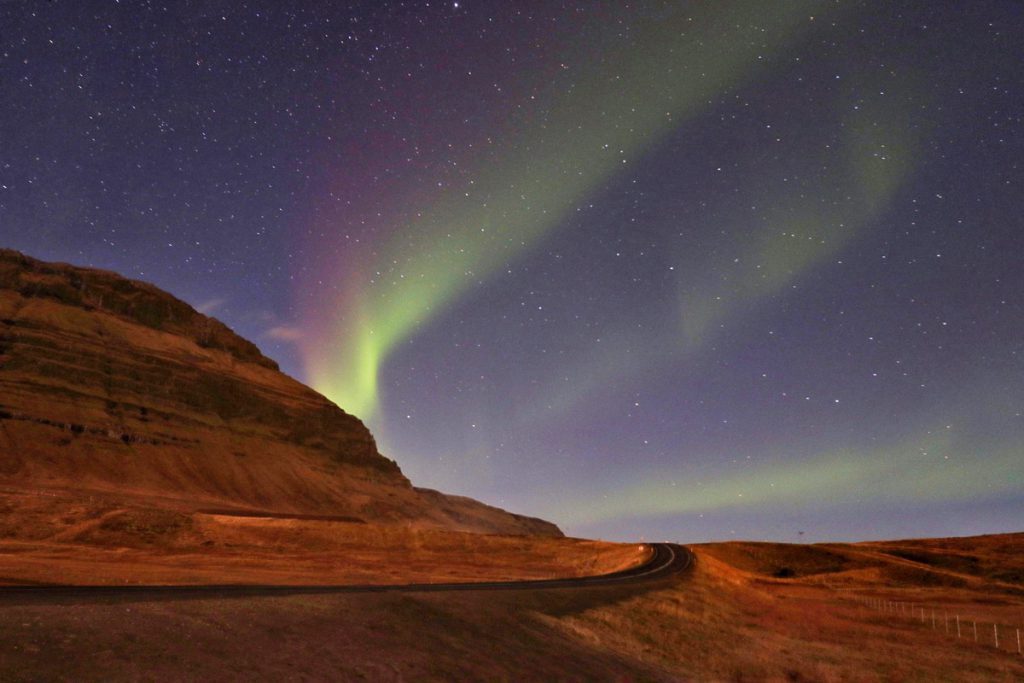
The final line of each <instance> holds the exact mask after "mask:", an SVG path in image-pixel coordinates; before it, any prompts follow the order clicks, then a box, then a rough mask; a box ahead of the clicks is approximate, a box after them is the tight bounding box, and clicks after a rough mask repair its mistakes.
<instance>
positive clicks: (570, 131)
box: [306, 0, 823, 420]
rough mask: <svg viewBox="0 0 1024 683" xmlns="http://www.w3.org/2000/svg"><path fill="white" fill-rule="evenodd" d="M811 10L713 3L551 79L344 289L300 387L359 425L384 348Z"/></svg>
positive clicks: (773, 48)
mask: <svg viewBox="0 0 1024 683" xmlns="http://www.w3.org/2000/svg"><path fill="white" fill-rule="evenodd" d="M822 10H823V7H822V5H821V3H818V2H812V1H809V0H801V1H795V2H787V3H780V4H776V5H773V6H772V7H771V9H770V10H766V8H765V6H764V4H763V3H761V2H752V1H746V2H736V3H716V4H714V5H713V6H709V7H708V8H706V9H700V10H698V12H699V15H698V16H697V17H696V18H694V17H691V18H682V17H680V18H673V19H670V20H667V21H660V22H655V21H653V20H650V21H648V22H647V23H646V24H645V25H642V26H639V27H637V30H638V31H641V32H642V33H643V35H644V36H645V37H644V39H642V40H638V41H637V43H638V44H640V45H644V46H646V48H645V49H643V50H640V51H630V52H623V51H621V50H618V51H617V50H614V49H609V50H608V51H607V52H606V58H605V60H604V62H605V63H604V64H602V65H601V67H600V68H597V69H594V70H593V71H591V72H590V73H587V74H584V75H583V77H582V78H579V79H578V80H574V81H572V82H560V81H557V80H556V82H555V83H553V84H551V86H550V87H549V91H550V92H549V94H548V95H547V96H546V97H543V98H540V99H541V100H544V101H546V103H547V106H546V107H545V108H542V109H537V110H535V111H534V115H532V116H530V117H528V118H527V119H525V123H523V124H522V125H520V126H519V127H518V129H514V130H510V131H509V132H508V134H507V135H505V136H504V137H503V138H502V139H501V141H499V142H498V143H497V145H495V149H494V151H493V154H491V155H490V156H489V157H488V158H487V159H486V163H481V164H479V166H478V167H477V168H476V173H475V174H470V176H469V177H470V178H471V180H469V181H467V184H466V185H465V186H464V187H456V188H451V191H449V192H447V193H446V194H445V195H443V196H442V197H441V198H440V199H439V200H438V201H436V202H435V203H434V205H433V206H430V207H425V208H424V209H423V210H422V211H420V212H419V213H417V214H416V215H417V216H418V218H417V219H416V220H414V221H413V222H412V223H411V224H407V225H404V226H401V227H400V228H398V229H396V230H395V231H394V232H393V233H392V236H391V238H390V239H389V240H388V241H387V242H386V243H385V244H383V245H381V246H380V247H379V248H378V249H377V250H376V252H375V254H376V256H375V259H374V263H373V265H372V266H371V267H369V268H367V271H366V272H368V273H373V274H374V276H373V277H360V276H358V275H355V274H349V275H348V276H347V277H349V278H355V280H351V279H350V280H349V281H348V282H346V295H345V296H344V297H343V298H342V299H341V300H340V301H338V302H337V303H336V307H335V308H336V315H337V317H336V318H335V323H334V329H333V331H331V332H329V333H328V336H329V337H330V340H331V342H332V343H329V344H328V343H322V342H321V343H317V344H315V345H311V346H310V347H309V348H308V349H307V352H306V365H307V376H308V377H309V378H310V379H311V381H312V383H313V385H314V386H315V387H316V388H317V389H318V390H319V391H321V392H322V393H324V394H325V395H326V396H328V397H329V398H331V399H332V400H333V401H335V402H336V403H337V404H339V405H341V406H342V407H344V408H345V409H346V410H348V411H350V412H352V413H354V414H356V415H359V416H360V417H363V418H364V419H369V420H372V419H373V418H374V417H375V416H376V414H377V413H378V411H379V407H380V389H379V385H378V379H379V372H380V368H381V365H382V364H383V363H385V362H386V360H387V358H388V357H389V354H390V353H391V352H392V351H393V350H394V349H395V348H396V346H398V345H399V344H401V343H402V342H403V341H404V340H406V339H408V338H410V337H411V336H412V335H413V334H415V333H416V331H417V330H418V329H420V328H421V327H422V326H423V325H425V324H427V323H429V322H430V321H432V320H433V319H435V318H436V317H437V316H438V315H439V314H440V313H442V312H443V311H444V310H445V308H446V307H447V306H450V305H451V304H452V303H453V302H454V301H456V300H457V299H458V297H459V296H461V295H462V294H464V293H465V292H466V291H467V290H468V289H469V288H470V287H472V286H473V285H475V284H476V283H478V282H479V281H481V280H483V279H485V278H488V277H489V276H491V275H492V274H494V273H495V272H496V271H498V270H500V269H501V268H503V267H506V266H507V264H508V263H509V262H510V261H511V260H513V259H515V258H517V257H519V256H521V255H522V254H523V253H524V252H526V251H527V250H529V249H531V248H533V247H535V246H536V245H537V244H538V243H539V242H540V241H541V240H542V239H543V238H544V237H545V235H547V234H549V233H550V231H552V230H553V229H555V228H557V227H558V226H559V225H560V224H562V223H563V222H564V220H565V219H566V217H567V216H569V215H570V213H571V212H572V211H573V210H574V208H576V207H577V206H578V205H580V204H581V203H582V202H584V201H585V199H586V197H587V196H588V195H589V194H591V193H593V192H594V191H596V190H597V189H599V188H600V187H601V186H603V185H604V184H605V183H606V182H607V181H608V180H609V179H610V178H611V177H612V176H613V175H615V174H617V173H619V172H621V171H622V169H623V168H624V167H625V166H626V165H628V162H629V160H630V159H636V158H637V157H638V156H639V155H641V154H642V153H643V152H644V151H645V150H646V149H647V148H649V147H650V146H651V145H653V144H654V143H655V142H657V141H658V140H659V139H660V138H662V137H663V136H664V135H666V134H667V133H669V132H670V131H672V130H674V129H676V128H677V127H678V126H680V125H682V124H684V123H685V122H686V121H688V120H690V119H692V118H693V117H695V116H697V115H699V114H700V113H701V112H702V111H704V110H705V109H706V108H707V107H708V106H710V105H711V104H712V103H713V102H714V101H715V99H716V98H718V97H720V96H721V95H722V93H724V92H726V91H728V90H730V89H733V88H736V87H738V86H740V85H742V84H743V83H744V82H745V81H746V80H747V79H750V78H751V77H753V76H754V75H755V74H756V73H757V72H758V71H759V69H760V67H761V66H762V65H763V63H764V62H763V59H764V57H765V56H766V55H770V54H772V53H777V52H779V51H781V50H783V49H784V48H785V47H786V46H788V45H791V44H793V43H794V42H795V41H796V40H797V39H798V38H799V37H800V36H801V35H803V34H804V33H805V32H806V30H807V29H808V28H809V27H811V26H813V20H812V18H811V15H814V14H817V15H818V16H819V17H820V15H821V14H822ZM727 18H728V19H727ZM766 41H767V42H766ZM608 65H617V67H618V68H617V69H616V68H610V67H609V66H608ZM638 102H642V103H644V104H643V106H642V107H638V106H636V103H638ZM538 106H544V105H543V103H541V105H538Z"/></svg>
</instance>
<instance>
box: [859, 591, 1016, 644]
mask: <svg viewBox="0 0 1024 683" xmlns="http://www.w3.org/2000/svg"><path fill="white" fill-rule="evenodd" d="M860 602H861V604H863V605H864V606H865V607H867V608H869V609H873V610H875V611H878V612H882V613H883V614H887V615H889V616H891V617H892V618H894V619H906V620H909V621H913V622H915V623H919V624H920V625H921V626H922V627H923V628H930V629H932V630H933V631H937V632H939V633H945V634H946V635H948V636H949V637H951V638H957V639H960V640H967V641H974V642H975V643H978V644H979V645H988V646H991V647H995V648H996V649H997V650H1002V651H1003V652H1016V653H1017V654H1018V655H1021V656H1024V649H1022V647H1021V633H1020V631H1021V629H1020V628H1018V627H1016V626H1009V625H1007V624H1004V623H998V622H992V621H979V620H977V619H975V618H973V617H970V616H969V615H962V614H961V613H960V612H959V611H958V610H953V609H950V608H947V607H935V606H931V605H922V604H919V603H914V602H904V601H901V600H887V599H885V598H861V599H860Z"/></svg>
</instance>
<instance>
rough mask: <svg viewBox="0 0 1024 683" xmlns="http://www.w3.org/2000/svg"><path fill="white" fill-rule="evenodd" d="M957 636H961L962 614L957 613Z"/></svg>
mask: <svg viewBox="0 0 1024 683" xmlns="http://www.w3.org/2000/svg"><path fill="white" fill-rule="evenodd" d="M956 637H957V638H959V637H960V615H959V614H958V615H956Z"/></svg>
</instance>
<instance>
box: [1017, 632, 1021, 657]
mask: <svg viewBox="0 0 1024 683" xmlns="http://www.w3.org/2000/svg"><path fill="white" fill-rule="evenodd" d="M1017 654H1021V651H1020V629H1017Z"/></svg>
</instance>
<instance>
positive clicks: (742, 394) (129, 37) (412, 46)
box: [0, 0, 1024, 541]
mask: <svg viewBox="0 0 1024 683" xmlns="http://www.w3.org/2000/svg"><path fill="white" fill-rule="evenodd" d="M0 93H2V97H0V246H7V247H12V248H15V249H18V250H21V251H24V252H26V253H28V254H30V255H32V256H36V257H38V258H42V259H46V260H59V261H68V262H72V263H75V264H79V265H89V266H95V267H101V268H107V269H111V270H115V271H118V272H121V273H123V274H126V275H128V276H130V277H134V278H139V279H143V280H146V281H149V282H153V283H154V284H156V285H158V286H160V287H162V288H164V289H166V290H168V291H170V292H172V293H174V294H175V295H177V296H179V297H181V298H183V299H185V300H187V301H188V302H190V303H192V304H193V305H195V306H196V307H197V308H199V310H201V311H203V312H206V313H209V314H210V315H214V316H216V317H218V318H220V319H221V320H223V321H225V322H226V323H227V324H228V325H230V326H231V327H232V328H233V329H235V330H236V331H238V332H239V333H240V334H242V335H243V336H245V337H247V338H249V339H252V340H253V341H255V342H256V343H258V344H259V345H260V347H261V348H262V349H263V350H264V351H265V352H266V353H267V354H268V355H270V356H271V357H273V358H275V359H276V360H278V361H279V362H280V363H281V365H282V368H283V369H284V370H285V371H286V372H287V373H288V374H291V375H293V376H295V377H297V378H299V379H301V380H303V381H305V382H307V383H309V384H310V385H312V386H313V387H314V388H316V389H318V390H319V391H321V392H322V393H324V394H325V395H326V396H328V397H329V398H331V399H332V400H334V401H335V402H336V403H338V404H339V405H340V406H341V407H342V408H344V409H346V410H347V411H349V412H351V413H354V414H356V415H358V416H359V417H361V418H363V419H364V420H365V421H366V422H367V423H368V424H369V426H370V427H371V429H372V430H373V431H374V433H375V434H376V436H377V439H378V442H379V444H380V447H381V450H382V452H384V453H385V454H386V455H388V456H389V457H393V458H395V459H396V460H397V461H398V463H399V464H400V465H401V467H402V469H403V470H404V472H405V473H406V474H407V475H409V477H410V478H411V479H412V480H413V481H414V482H415V483H416V484H417V485H421V486H429V487H433V488H440V489H442V490H445V491H448V492H451V493H459V494H464V495H470V496H473V497H476V498H478V499H480V500H483V501H485V502H489V503H492V504H495V505H500V506H503V507H506V508H508V509H511V510H513V511H516V512H521V513H527V514H531V515H536V516H542V517H545V518H547V519H550V520H552V521H554V522H556V523H558V524H559V525H561V526H562V528H563V529H564V530H565V531H566V532H567V533H570V534H573V535H584V536H592V537H602V538H613V539H623V540H625V539H636V538H639V537H641V536H642V537H645V538H647V539H661V538H664V539H672V540H676V539H678V540H683V541H698V540H703V539H728V538H740V537H743V538H753V539H780V540H792V541H797V540H821V539H833V540H843V539H869V538H885V537H909V536H927V535H953V534H969V533H983V532H992V531H1010V530H1021V529H1022V527H1024V302H1022V294H1024V4H1021V3H1020V2H1017V1H1014V0H1004V1H1001V2H1000V1H987V0H978V1H975V2H940V1H936V0H923V1H921V2H891V3H890V2H806V1H799V0H786V1H785V2H783V1H781V0H780V1H779V2H773V1H768V0H746V1H742V0H738V1H735V2H713V3H712V2H638V3H625V2H577V1H569V0H565V1H558V2H554V1H550V2H549V1H544V2H515V1H511V0H489V1H484V0H459V2H391V3H387V2H383V1H373V2H365V3H344V2H335V3H328V2H312V1H311V2H301V3H297V2H277V1H268V2H265V3H259V2H240V1H232V2H219V1H217V0H209V1H205V2H168V3H164V2H159V3H157V2H131V1H128V0H124V1H122V2H115V1H113V0H108V1H103V2H99V1H85V0H82V1H75V2H72V1H53V2H44V1H43V0H20V1H19V0H13V1H12V0H6V1H3V2H0Z"/></svg>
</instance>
